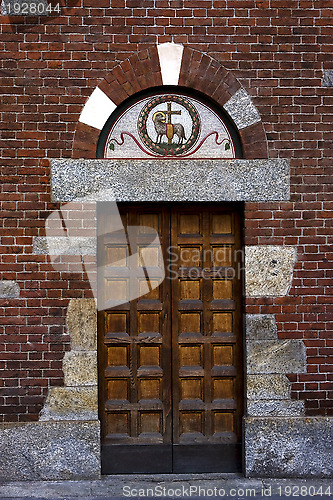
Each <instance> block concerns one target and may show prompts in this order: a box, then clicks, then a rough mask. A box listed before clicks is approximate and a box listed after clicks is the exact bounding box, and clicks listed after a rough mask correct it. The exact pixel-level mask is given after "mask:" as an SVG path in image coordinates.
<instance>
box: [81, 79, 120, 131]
mask: <svg viewBox="0 0 333 500" xmlns="http://www.w3.org/2000/svg"><path fill="white" fill-rule="evenodd" d="M116 107H117V105H116V104H115V103H114V102H113V101H111V99H110V98H109V97H108V96H107V95H106V94H104V92H103V91H102V90H101V89H99V88H98V87H97V88H96V89H95V90H94V92H93V93H92V94H91V96H90V97H89V99H88V101H87V102H86V104H85V106H84V108H83V110H82V112H81V115H80V118H79V122H81V123H85V124H86V125H89V126H90V127H94V128H97V129H99V130H102V128H103V127H104V125H105V122H106V120H107V119H108V118H109V116H110V115H111V113H112V112H113V111H114V110H115V109H116Z"/></svg>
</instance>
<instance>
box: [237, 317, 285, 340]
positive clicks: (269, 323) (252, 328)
mask: <svg viewBox="0 0 333 500" xmlns="http://www.w3.org/2000/svg"><path fill="white" fill-rule="evenodd" d="M245 324H246V327H245V329H246V338H247V339H248V340H270V339H271V340H273V339H277V338H278V336H277V327H276V321H275V317H274V315H273V314H246V316H245Z"/></svg>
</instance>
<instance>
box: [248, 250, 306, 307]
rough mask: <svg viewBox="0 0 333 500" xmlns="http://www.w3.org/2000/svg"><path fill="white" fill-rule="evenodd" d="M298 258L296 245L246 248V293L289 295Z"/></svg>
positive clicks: (264, 295) (266, 295) (254, 295)
mask: <svg viewBox="0 0 333 500" xmlns="http://www.w3.org/2000/svg"><path fill="white" fill-rule="evenodd" d="M296 258H297V251H296V248H294V247H286V246H271V245H265V246H248V247H246V248H245V293H246V295H247V296H248V297H280V296H284V295H287V294H288V292H289V290H290V287H291V284H292V279H293V270H294V265H295V262H296Z"/></svg>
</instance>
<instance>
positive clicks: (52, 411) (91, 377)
mask: <svg viewBox="0 0 333 500" xmlns="http://www.w3.org/2000/svg"><path fill="white" fill-rule="evenodd" d="M96 318H97V316H96V304H95V300H94V299H71V301H70V303H69V306H68V309H67V317H66V319H67V327H68V332H69V335H70V338H71V351H70V352H66V353H65V356H64V359H63V371H64V386H63V387H51V388H50V389H49V392H48V395H47V398H46V401H45V404H44V407H43V409H42V411H41V413H40V418H39V420H40V421H45V420H52V421H60V420H86V421H87V420H88V421H95V420H98V412H97V410H98V395H97V319H96Z"/></svg>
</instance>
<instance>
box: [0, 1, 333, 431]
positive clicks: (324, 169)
mask: <svg viewBox="0 0 333 500" xmlns="http://www.w3.org/2000/svg"><path fill="white" fill-rule="evenodd" d="M64 1H65V0H64ZM68 1H69V3H70V4H71V5H74V6H73V7H72V8H68V5H69V4H67V7H66V8H64V7H63V8H62V15H61V16H60V17H55V16H52V17H50V18H43V17H42V18H40V19H39V20H38V19H37V18H14V17H11V18H8V17H6V16H3V17H1V18H0V22H1V35H0V47H1V53H2V56H3V59H2V61H1V68H0V78H1V111H0V112H1V120H0V126H1V140H0V148H1V158H2V161H1V176H2V182H3V184H2V198H1V199H2V206H1V214H2V219H1V233H0V235H1V245H0V253H1V254H2V256H1V263H0V265H1V268H0V270H1V277H2V278H3V279H11V280H17V281H18V283H19V284H20V287H21V296H20V298H19V299H1V300H0V316H1V330H0V331H1V337H0V350H1V351H2V352H1V356H0V405H2V409H1V410H0V413H1V414H2V417H1V418H3V420H5V421H16V420H19V421H27V420H33V419H37V418H38V412H39V410H40V409H41V405H42V404H43V401H44V397H45V394H46V391H47V388H48V386H50V385H61V383H62V376H63V374H62V369H61V367H62V363H61V360H62V357H63V352H64V349H69V338H68V336H66V330H65V311H66V307H67V303H68V300H69V298H72V297H85V296H86V297H88V296H91V295H90V292H89V288H88V284H87V282H86V281H84V280H82V279H80V276H79V275H75V276H72V275H70V274H67V275H66V273H62V275H60V274H59V273H58V272H56V271H55V270H54V269H53V268H52V267H51V266H50V264H49V263H48V261H47V258H46V257H44V256H33V255H32V237H33V236H37V235H43V234H44V232H43V226H44V222H45V218H46V217H47V215H48V214H49V213H50V211H52V210H53V209H55V208H57V206H56V205H54V204H52V203H51V202H50V172H49V168H48V162H47V160H46V158H58V157H63V158H66V157H72V155H73V139H74V132H75V129H76V127H77V122H78V117H79V115H80V112H81V110H82V108H83V106H84V104H85V102H86V99H87V97H88V96H89V95H90V94H91V92H92V91H93V89H94V88H95V87H96V86H97V85H98V84H99V83H100V82H101V80H102V78H103V77H104V76H105V75H106V74H107V73H109V72H110V70H112V68H114V67H115V66H116V65H117V64H118V63H120V62H122V61H124V60H125V59H127V58H128V57H130V56H132V55H133V54H135V53H136V52H138V51H140V50H145V49H147V48H150V49H152V48H153V47H154V45H155V44H156V43H163V42H169V41H174V42H175V43H183V44H185V45H188V46H189V47H191V48H193V49H196V50H198V51H201V52H203V53H205V54H207V55H209V56H212V57H214V58H215V59H216V60H217V61H219V62H221V63H222V64H223V66H224V67H225V68H226V69H227V70H230V71H231V72H232V74H233V75H234V76H235V77H236V78H238V79H239V81H240V82H241V84H243V85H244V87H245V88H246V90H247V91H248V92H249V94H250V95H251V96H252V98H253V101H254V103H255V105H256V106H257V108H258V110H259V112H260V114H261V117H262V121H263V124H264V128H265V131H266V134H267V139H268V146H269V156H270V157H283V158H286V157H287V158H290V161H291V167H292V173H291V175H292V176H291V180H292V188H291V200H290V202H287V203H251V204H250V203H248V204H246V212H245V243H246V244H249V245H254V244H278V245H280V244H288V245H297V247H298V252H299V260H298V263H297V265H296V272H295V279H294V281H293V285H292V289H291V291H290V294H289V296H288V297H284V298H276V299H248V300H247V304H246V311H247V312H248V313H273V314H275V315H276V319H277V322H278V331H279V336H280V338H290V337H292V338H298V339H304V342H305V345H306V347H307V356H308V373H306V374H303V375H298V376H292V377H291V379H292V381H293V382H294V384H293V395H294V397H295V398H300V399H305V400H306V408H307V413H308V414H309V415H323V414H333V398H332V395H333V362H332V351H333V340H332V309H331V308H330V303H331V302H332V300H331V295H330V288H329V286H330V283H331V279H332V252H331V253H330V248H329V246H328V244H329V237H330V236H331V234H332V208H333V207H332V205H333V204H332V202H329V201H328V198H329V193H330V191H331V185H330V183H331V177H330V173H331V164H332V139H331V130H332V109H333V108H332V105H333V96H332V88H324V87H321V78H322V70H323V68H327V69H328V68H333V63H332V59H331V54H332V38H331V36H330V29H331V26H330V25H331V20H332V18H333V9H332V4H331V1H330V0H304V1H302V0H288V1H287V0H261V1H255V0H233V1H232V0H226V1H222V0H221V1H218V0H217V1H214V0H170V1H166V0H161V1H160V0H155V1H153V0H126V1H125V0H94V1H92V0H89V1H86V0H82V2H83V4H84V5H83V7H80V6H75V3H78V2H76V0H68ZM154 5H156V7H154Z"/></svg>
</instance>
